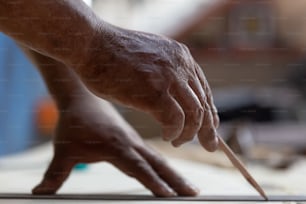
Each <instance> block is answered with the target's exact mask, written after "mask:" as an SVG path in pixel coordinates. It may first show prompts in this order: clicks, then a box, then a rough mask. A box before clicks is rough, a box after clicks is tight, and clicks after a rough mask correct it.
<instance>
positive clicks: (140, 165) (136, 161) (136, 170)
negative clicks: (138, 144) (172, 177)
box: [110, 150, 176, 197]
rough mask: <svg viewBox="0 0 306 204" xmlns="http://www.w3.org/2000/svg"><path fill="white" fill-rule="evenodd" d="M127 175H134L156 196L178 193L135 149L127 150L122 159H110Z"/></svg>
mask: <svg viewBox="0 0 306 204" xmlns="http://www.w3.org/2000/svg"><path fill="white" fill-rule="evenodd" d="M110 162H111V163H112V164H114V165H115V166H116V167H117V168H119V169H120V170H121V171H123V172H124V173H126V174H127V175H129V176H131V177H134V178H135V179H137V180H138V181H139V182H140V183H142V184H143V185H144V186H145V187H146V188H148V189H149V190H151V192H152V193H153V194H154V195H155V196H160V197H169V196H175V195H176V193H175V192H174V191H173V190H172V189H171V188H170V187H169V186H168V185H167V184H166V183H165V182H164V181H163V180H162V179H161V178H160V177H159V176H158V175H157V174H156V172H155V171H154V170H153V169H152V167H151V166H150V165H149V164H148V162H147V161H146V160H144V159H143V158H142V157H141V156H140V155H139V154H138V153H137V152H136V151H135V150H127V151H125V152H124V153H123V154H122V155H121V156H120V159H117V160H113V161H110Z"/></svg>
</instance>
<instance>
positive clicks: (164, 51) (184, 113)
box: [0, 0, 219, 196]
mask: <svg viewBox="0 0 306 204" xmlns="http://www.w3.org/2000/svg"><path fill="white" fill-rule="evenodd" d="M0 30H1V31H2V32H4V33H5V34H7V35H9V36H10V37H12V38H13V39H15V40H16V41H17V42H19V43H20V44H22V45H23V46H25V47H26V48H27V49H31V50H34V51H35V52H37V53H40V54H42V55H44V56H47V57H49V58H50V59H52V60H54V61H56V62H57V63H61V66H60V67H62V68H63V67H65V69H66V70H69V69H68V68H67V67H69V68H70V69H71V70H73V71H74V72H75V73H76V74H77V76H78V78H79V79H80V80H81V82H82V84H84V85H85V86H86V88H87V89H88V90H89V91H90V92H88V91H87V89H86V93H85V92H83V91H82V90H80V87H79V86H76V84H71V85H69V86H71V87H72V88H68V89H66V90H65V89H63V88H62V85H57V86H59V89H57V88H54V87H53V86H52V87H50V86H49V89H50V92H51V94H52V95H53V96H55V95H56V96H57V97H58V98H63V100H57V104H58V106H59V108H60V109H64V110H69V112H67V111H66V112H61V115H60V122H59V124H58V128H57V132H56V135H57V137H56V138H60V140H59V141H60V142H55V144H56V146H55V147H56V148H55V149H56V152H55V157H54V158H61V157H64V158H66V159H67V158H68V161H70V162H68V161H66V160H65V162H64V160H59V159H54V160H53V162H52V164H51V169H52V168H53V166H54V169H56V170H55V172H57V173H53V174H52V175H53V176H54V175H55V174H56V175H58V177H56V179H55V180H59V181H61V182H58V183H62V181H63V180H64V179H65V177H66V176H68V173H67V172H69V170H70V169H71V167H72V166H73V164H75V162H77V161H78V159H80V158H82V159H84V158H86V159H84V160H85V161H86V160H87V161H88V162H93V161H101V160H106V161H110V162H112V163H113V164H114V165H115V166H116V167H118V168H119V169H121V170H122V171H124V172H125V173H127V174H128V175H132V176H134V177H136V178H137V179H138V180H139V181H140V182H142V183H143V184H144V185H145V186H146V187H148V188H149V189H150V190H151V191H152V192H153V193H154V194H155V195H158V196H172V195H173V193H171V192H170V190H171V189H172V190H174V191H175V192H177V193H178V194H179V195H184V194H186V195H195V191H194V190H193V191H192V190H190V192H192V193H190V192H189V193H186V192H185V193H180V192H179V190H176V188H181V187H178V186H177V185H179V186H185V187H186V188H190V186H189V185H186V184H184V183H185V181H183V180H182V179H181V177H179V176H178V175H177V174H176V173H174V172H172V171H168V170H166V169H165V168H164V169H158V167H157V166H159V165H156V164H154V163H156V162H157V161H154V159H152V161H151V159H150V158H151V157H149V156H148V154H147V153H146V152H144V149H147V148H144V147H146V146H144V145H143V144H142V143H141V144H140V143H139V142H136V139H135V137H138V136H135V133H131V132H130V131H127V130H126V128H125V125H123V124H122V123H119V122H118V121H116V120H115V121H113V120H112V119H110V121H112V124H111V125H110V124H106V127H107V126H108V125H110V126H111V131H112V133H113V134H112V136H109V135H105V131H102V130H99V128H97V127H98V125H92V124H101V123H102V121H104V122H107V121H105V119H103V117H102V116H100V115H103V114H104V112H103V111H105V110H103V109H102V110H101V107H100V106H98V105H97V104H99V103H98V102H97V98H96V96H98V97H100V98H104V99H110V100H113V101H117V102H119V103H121V104H123V105H126V106H130V107H133V108H135V109H139V110H142V111H145V112H147V113H149V114H151V115H152V116H153V117H154V118H155V119H156V120H157V121H158V122H159V123H160V125H161V127H162V129H163V138H164V139H165V140H166V141H170V142H171V143H172V145H173V146H175V147H178V146H180V145H182V144H183V143H186V142H187V141H190V140H192V139H193V138H194V137H195V136H196V135H197V136H198V139H199V141H200V143H201V144H202V146H203V147H204V148H205V149H206V150H208V151H214V150H216V149H217V147H218V138H217V132H216V128H217V127H218V125H219V119H218V115H217V111H216V108H215V106H214V103H213V99H212V95H211V91H210V88H209V85H208V83H207V80H206V78H205V76H204V74H203V72H202V70H201V68H200V67H199V65H198V64H197V63H196V62H195V61H194V59H193V58H192V56H191V54H190V52H189V50H188V48H186V46H184V45H182V44H180V43H178V42H176V41H173V40H171V39H168V38H166V37H163V36H158V35H153V34H149V33H142V32H137V31H131V30H126V29H122V28H118V27H116V26H113V25H110V24H108V23H106V22H104V21H102V20H101V19H99V18H98V17H97V16H96V15H95V14H94V13H93V12H92V10H91V9H90V8H88V7H87V6H86V5H85V4H84V3H83V2H82V1H81V0H43V1H42V0H27V1H24V0H11V1H6V0H0ZM42 64H43V63H42ZM39 67H40V66H39ZM59 69H60V68H59ZM40 70H41V72H42V73H43V75H44V78H45V79H46V81H48V79H49V78H50V79H55V78H61V77H63V75H62V73H61V74H59V75H57V74H58V73H52V72H49V71H42V69H40ZM45 70H51V69H50V68H45ZM64 76H66V75H64ZM47 83H48V82H47ZM78 83H80V82H78ZM54 86H55V87H56V85H54ZM53 88H54V90H53ZM83 89H85V88H83ZM69 92H72V93H74V94H73V95H70V94H68V93H69ZM91 93H93V94H95V96H93V95H92V94H91ZM80 95H82V97H79V96H80ZM70 98H74V99H73V100H70ZM82 107H88V108H87V109H86V108H82ZM85 110H88V111H85ZM90 110H91V111H90ZM79 112H80V113H79ZM97 112H98V113H97ZM77 113H78V114H77ZM110 116H111V115H110ZM116 123H118V124H116ZM62 124H64V125H62ZM103 125H105V124H104V123H102V126H103ZM65 126H68V127H75V128H76V129H78V131H77V132H69V131H73V130H71V129H73V128H70V129H69V128H67V127H65ZM78 127H79V128H78ZM79 129H80V130H79ZM85 130H86V131H85ZM72 133H79V134H81V135H78V137H73V136H72V135H73V134H72ZM85 133H86V136H85ZM59 135H61V136H59ZM102 135H103V137H101V136H102ZM104 137H105V138H104ZM98 138H99V139H98ZM121 138H122V139H121ZM131 138H133V139H131ZM66 139H68V142H69V143H71V145H72V147H71V148H64V147H63V145H64V144H63V142H61V141H62V140H66ZM101 140H103V142H101ZM137 140H138V139H137ZM85 141H87V143H88V141H100V142H101V144H100V142H98V143H99V144H91V145H92V146H94V147H95V148H93V147H91V148H89V147H88V144H87V143H84V142H85ZM102 143H103V144H102ZM107 143H109V144H107ZM122 144H129V148H122ZM137 144H138V145H137ZM102 145H104V146H102ZM139 146H142V147H143V148H139ZM110 147H111V148H110ZM57 149H59V150H57ZM114 149H116V151H114ZM82 150H84V151H82ZM141 150H142V151H141ZM147 151H149V152H150V151H151V150H150V149H148V150H147ZM67 152H68V153H67ZM118 154H119V155H120V157H119V156H118ZM105 155H107V156H105ZM111 158H115V159H114V160H111ZM121 158H130V159H132V160H127V161H126V160H125V159H121ZM137 158H138V160H137ZM154 158H160V157H159V156H157V157H154ZM107 159H108V160H107ZM120 159H121V161H119V160H120ZM139 159H144V160H145V161H146V162H147V164H149V165H147V167H146V168H144V166H145V165H144V163H143V162H139ZM130 161H131V162H130ZM158 161H160V159H158ZM129 162H130V163H133V162H134V164H140V165H136V166H137V167H138V168H136V169H130V168H132V166H130V164H129ZM119 163H120V164H121V165H120V164H119ZM67 165H68V167H69V168H68V167H67ZM129 166H130V167H129ZM55 167H56V168H55ZM137 169H141V172H138V171H137ZM48 172H49V171H48ZM50 172H52V171H50ZM58 172H66V173H58ZM152 172H153V173H152ZM165 172H169V174H168V173H165ZM138 174H140V177H139V175H138ZM46 175H47V177H46V178H48V175H49V174H48V173H47V174H46ZM165 175H167V176H165ZM170 175H172V176H174V178H173V177H172V178H171V179H169V178H170ZM61 176H62V177H61ZM51 178H53V177H52V176H51ZM175 178H177V179H175ZM47 180H48V181H50V179H47ZM172 180H173V181H172ZM160 181H163V183H160ZM181 181H182V182H181ZM173 182H179V183H181V184H177V185H176V184H175V185H174V184H173ZM166 184H167V185H168V187H169V186H170V187H169V188H168V190H167V187H166V186H167V185H166ZM52 185H55V184H50V185H49V183H48V182H47V183H44V182H43V183H42V186H44V187H45V186H47V187H48V186H52ZM56 185H60V184H56ZM188 186H189V187H188ZM55 187H57V186H55ZM55 187H53V188H51V189H56V188H55ZM185 187H184V188H185ZM45 189H47V190H41V191H40V190H37V189H36V190H34V193H36V192H37V193H54V192H55V191H56V190H48V188H45ZM169 189H170V190H169ZM187 191H188V190H187Z"/></svg>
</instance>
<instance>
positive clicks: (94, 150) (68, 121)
mask: <svg viewBox="0 0 306 204" xmlns="http://www.w3.org/2000/svg"><path fill="white" fill-rule="evenodd" d="M98 161H107V162H110V163H111V164H113V165H114V166H115V167H117V168H118V169H120V170H121V171H122V172H124V173H125V174H127V175H129V176H131V177H134V178H135V179H137V180H138V181H139V182H140V183H142V184H143V185H144V186H145V187H146V188H148V189H149V190H151V191H152V193H153V194H154V195H156V196H174V195H179V196H194V195H196V194H197V190H196V189H195V188H194V187H193V186H192V185H191V184H190V183H188V182H187V181H186V180H185V179H184V178H183V177H181V176H180V175H179V174H178V173H176V172H175V171H174V170H173V169H172V168H171V167H170V166H169V165H168V164H167V163H166V162H165V161H164V160H163V158H162V157H161V156H160V155H159V154H157V153H156V152H155V151H154V150H153V149H151V148H150V147H148V146H147V145H145V144H144V142H143V141H142V139H141V138H140V137H139V135H138V134H137V132H136V131H135V130H134V129H133V128H132V127H131V126H130V125H129V124H128V123H127V122H126V121H125V120H124V119H122V118H121V116H120V115H119V114H118V112H116V110H115V109H114V108H113V107H112V106H111V105H110V104H109V103H107V102H106V101H104V100H101V99H99V98H97V97H96V96H93V95H91V94H88V95H83V96H82V98H81V99H80V98H79V99H78V100H75V101H74V102H72V103H70V105H69V107H68V108H67V109H66V110H65V111H63V112H61V113H60V117H59V122H58V125H57V129H56V133H55V139H54V157H53V159H52V161H51V163H50V165H49V168H48V170H47V171H46V173H45V176H44V178H43V180H42V182H41V183H40V184H39V185H38V186H37V187H35V188H34V189H33V194H54V193H56V191H57V190H58V189H59V188H60V186H61V185H62V183H63V182H64V181H65V180H66V179H67V177H68V176H69V174H70V172H71V169H72V168H73V166H74V165H75V164H77V163H92V162H98Z"/></svg>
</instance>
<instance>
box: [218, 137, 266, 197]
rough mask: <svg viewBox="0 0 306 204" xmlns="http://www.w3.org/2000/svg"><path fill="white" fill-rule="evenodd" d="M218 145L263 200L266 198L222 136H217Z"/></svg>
mask: <svg viewBox="0 0 306 204" xmlns="http://www.w3.org/2000/svg"><path fill="white" fill-rule="evenodd" d="M219 147H220V149H221V150H222V151H223V152H224V153H225V154H226V156H227V157H228V159H229V160H230V161H231V162H232V164H233V165H234V166H235V167H236V168H237V169H238V170H239V171H240V173H241V174H242V175H243V176H244V178H245V179H246V180H247V181H248V182H249V184H251V185H252V186H253V187H254V188H255V189H256V191H257V192H258V193H259V194H260V195H261V196H262V197H263V198H264V199H265V200H268V197H267V196H266V194H265V192H264V190H263V189H262V188H261V187H260V185H259V184H258V183H257V182H256V180H255V179H254V178H253V177H252V176H251V174H250V173H249V172H248V170H247V169H246V168H245V166H244V165H243V163H242V162H241V161H240V160H239V159H238V157H236V155H235V153H234V152H233V151H232V150H231V149H230V148H229V146H227V144H226V143H225V142H224V140H223V138H222V137H220V136H219Z"/></svg>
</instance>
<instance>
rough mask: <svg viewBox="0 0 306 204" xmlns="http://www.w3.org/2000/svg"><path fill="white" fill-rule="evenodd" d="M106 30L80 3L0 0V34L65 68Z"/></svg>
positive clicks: (91, 12)
mask: <svg viewBox="0 0 306 204" xmlns="http://www.w3.org/2000/svg"><path fill="white" fill-rule="evenodd" d="M108 27H110V26H109V25H107V24H106V23H104V22H103V21H101V20H99V19H98V17H97V16H96V15H95V14H94V13H93V11H92V10H91V9H90V8H89V7H87V6H86V5H85V3H83V2H82V1H81V0H43V1H42V0H27V1H24V0H11V1H7V0H0V31H2V32H4V33H5V34H7V35H9V36H10V37H12V38H14V39H15V40H16V41H18V42H19V43H22V44H23V45H26V46H27V47H30V48H32V49H34V50H36V51H38V52H40V53H43V54H44V55H47V56H50V57H52V58H55V59H57V60H59V61H61V62H63V63H65V64H66V65H69V66H73V65H75V64H77V63H79V61H78V60H79V59H82V57H83V56H84V55H85V54H86V52H88V49H89V47H90V43H91V39H92V38H93V36H94V35H95V34H96V32H98V31H100V30H101V29H102V30H103V33H107V29H108Z"/></svg>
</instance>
